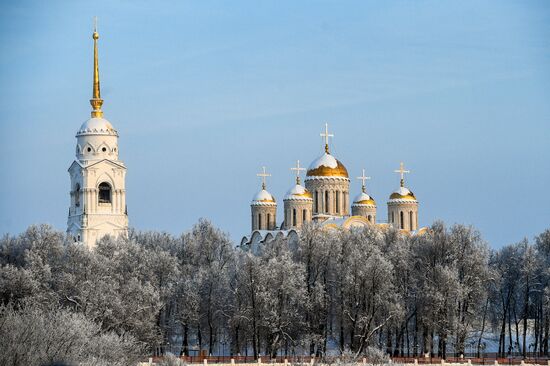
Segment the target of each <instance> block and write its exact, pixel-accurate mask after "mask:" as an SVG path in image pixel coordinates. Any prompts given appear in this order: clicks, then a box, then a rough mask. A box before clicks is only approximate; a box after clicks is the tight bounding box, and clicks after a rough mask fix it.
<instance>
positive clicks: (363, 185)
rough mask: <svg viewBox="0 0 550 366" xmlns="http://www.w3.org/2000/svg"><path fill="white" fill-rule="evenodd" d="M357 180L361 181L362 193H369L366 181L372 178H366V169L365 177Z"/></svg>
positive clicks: (362, 176)
mask: <svg viewBox="0 0 550 366" xmlns="http://www.w3.org/2000/svg"><path fill="white" fill-rule="evenodd" d="M357 179H359V180H360V181H361V182H362V184H361V191H362V192H363V193H367V187H366V186H365V181H367V180H369V179H370V177H367V176H365V169H363V175H361V176H360V177H357Z"/></svg>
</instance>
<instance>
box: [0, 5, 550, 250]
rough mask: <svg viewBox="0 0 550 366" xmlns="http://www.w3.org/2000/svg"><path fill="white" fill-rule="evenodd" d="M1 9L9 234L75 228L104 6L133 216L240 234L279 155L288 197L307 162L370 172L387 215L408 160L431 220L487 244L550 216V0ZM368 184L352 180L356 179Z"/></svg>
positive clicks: (107, 65)
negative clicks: (77, 168)
mask: <svg viewBox="0 0 550 366" xmlns="http://www.w3.org/2000/svg"><path fill="white" fill-rule="evenodd" d="M1 10H2V11H1V12H0V108H1V110H2V114H1V117H0V170H1V172H2V178H3V179H2V184H3V187H2V195H1V196H0V202H1V203H0V233H5V232H10V233H18V232H20V231H22V230H24V229H25V228H26V227H27V226H28V225H30V224H33V223H42V222H47V223H50V224H52V225H54V226H55V227H57V228H59V229H61V230H64V229H65V228H66V227H65V226H66V219H67V210H68V205H69V193H68V192H69V175H68V173H67V168H68V167H69V165H70V164H71V162H72V161H73V159H74V147H75V144H76V140H75V138H74V135H75V133H76V131H77V129H78V127H79V126H80V124H81V123H82V122H84V121H85V120H86V119H87V118H88V117H89V113H90V106H89V103H88V100H89V99H90V97H91V91H92V80H91V79H92V39H91V33H92V24H93V20H92V19H93V16H98V18H99V33H100V37H101V38H100V51H99V52H100V73H101V86H102V97H103V98H104V99H105V103H104V106H103V110H104V111H105V116H106V118H107V119H109V120H110V121H111V122H112V123H113V125H114V126H115V128H116V129H117V130H118V131H119V134H120V141H119V150H120V157H121V159H123V160H124V162H125V163H126V165H127V167H128V175H127V203H128V211H129V216H130V224H131V225H132V226H133V227H136V228H138V229H143V230H148V229H154V230H160V231H168V232H171V233H180V232H182V231H185V230H188V229H189V228H190V227H191V226H192V225H193V223H195V222H196V221H197V220H198V218H200V217H207V218H209V219H211V220H212V221H213V222H214V223H215V224H216V225H218V226H219V227H221V228H222V229H223V230H225V231H227V232H229V233H230V234H231V236H232V238H233V239H234V240H236V241H238V240H239V239H240V237H241V236H242V235H243V234H246V233H248V232H249V230H250V207H249V203H250V199H251V198H252V196H253V194H254V193H255V192H256V191H257V190H258V189H259V188H260V180H259V179H258V178H257V177H256V173H257V172H258V171H259V170H260V167H261V166H262V165H266V166H267V167H268V170H269V171H270V172H271V173H272V174H273V177H272V178H271V179H269V181H268V189H269V190H270V191H271V193H273V194H274V195H275V197H276V198H277V199H278V202H279V205H280V207H279V210H278V221H281V220H282V198H283V196H284V193H285V192H286V190H287V189H288V188H289V187H290V186H291V185H292V183H293V179H294V178H293V175H292V173H291V171H290V170H289V169H290V167H292V166H293V164H294V163H295V160H296V159H300V160H301V161H302V162H303V163H304V164H309V162H311V161H312V160H314V159H315V158H316V157H317V156H319V155H320V154H321V153H322V141H321V138H320V137H319V133H320V132H321V131H322V129H323V124H324V122H325V121H327V122H329V123H330V129H331V130H332V132H333V133H334V134H335V138H334V140H333V145H332V149H331V150H332V152H333V154H334V155H335V156H336V157H337V158H338V159H339V160H341V161H342V162H343V163H344V164H345V166H346V167H347V169H348V171H349V172H350V175H351V176H352V178H354V177H356V176H359V175H360V173H361V169H362V168H365V169H366V170H367V174H368V175H370V176H371V177H372V180H370V181H368V184H367V187H368V191H369V193H371V195H372V196H374V198H375V199H376V200H377V203H378V216H379V217H380V218H385V217H386V212H387V211H386V200H387V198H388V196H389V194H390V193H391V192H392V191H393V190H394V189H395V188H396V187H397V186H398V184H399V177H398V175H397V174H395V173H393V170H394V169H396V168H397V167H398V164H399V162H400V161H404V162H405V164H406V167H408V168H410V169H411V170H412V173H411V174H410V175H409V176H408V177H407V185H408V186H409V187H410V188H411V189H412V190H413V191H414V192H415V194H416V196H417V198H418V199H419V201H420V213H419V219H420V224H421V225H429V224H431V223H432V222H433V221H434V220H436V219H442V220H444V221H446V222H448V223H455V222H457V223H464V224H472V225H474V226H476V227H477V228H479V229H480V230H481V232H482V234H483V236H484V237H485V238H486V239H487V240H488V241H489V243H490V244H491V246H493V247H495V248H496V247H500V246H502V245H505V244H508V243H513V242H516V241H518V240H521V239H522V238H523V237H528V238H532V237H533V236H534V235H536V234H538V233H540V232H542V231H543V230H544V229H546V228H549V227H550V194H549V192H550V163H549V160H550V103H549V101H550V3H548V2H547V1H513V2H511V1H456V2H449V1H445V2H443V1H395V2H394V1H388V2H386V1H384V2H380V1H376V2H374V1H373V2H368V1H299V2H298V1H237V2H229V1H224V2H222V1H220V2H211V1H194V2H187V1H174V2H163V3H162V4H160V3H153V2H150V1H93V2H84V1H74V2H73V1H67V2H55V1H53V2H43V1H36V2H29V1H21V2H12V3H9V4H8V3H3V4H2V5H1ZM359 191H360V182H359V181H357V180H355V179H353V181H352V188H351V192H352V195H355V194H357V193H358V192H359Z"/></svg>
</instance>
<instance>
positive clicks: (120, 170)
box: [67, 27, 128, 249]
mask: <svg viewBox="0 0 550 366" xmlns="http://www.w3.org/2000/svg"><path fill="white" fill-rule="evenodd" d="M98 39H99V34H98V33H97V29H96V28H95V27H94V33H93V40H94V82H93V97H92V99H91V100H90V104H91V105H92V116H91V117H92V118H90V119H89V120H87V121H86V122H84V123H83V124H82V126H81V127H80V129H79V130H78V132H77V133H76V139H77V145H76V160H75V161H74V162H73V163H72V164H71V166H70V167H69V175H70V177H71V191H70V197H71V203H70V206H69V218H68V220H67V233H68V234H69V235H71V236H72V237H73V239H74V240H75V241H77V242H82V243H83V244H85V245H86V246H87V247H88V248H90V249H93V248H94V247H95V244H96V242H97V240H99V239H101V238H102V237H103V236H105V235H111V236H115V237H117V236H119V235H127V234H128V215H127V210H126V186H125V179H126V167H125V166H124V163H123V162H122V161H120V160H119V159H118V133H117V131H116V130H115V129H114V128H113V126H112V125H111V123H110V122H109V121H108V120H106V119H105V118H103V111H102V110H101V106H102V104H103V99H101V94H100V87H99V67H98V56H97V40H98Z"/></svg>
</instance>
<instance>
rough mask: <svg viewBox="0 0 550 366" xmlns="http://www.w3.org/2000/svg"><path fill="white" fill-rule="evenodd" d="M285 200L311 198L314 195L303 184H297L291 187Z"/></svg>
mask: <svg viewBox="0 0 550 366" xmlns="http://www.w3.org/2000/svg"><path fill="white" fill-rule="evenodd" d="M284 199H285V200H311V199H313V196H312V195H311V192H310V191H308V190H307V189H305V188H304V187H303V186H302V185H300V184H296V185H295V186H294V187H292V188H290V189H289V191H288V192H287V193H286V195H285V198H284Z"/></svg>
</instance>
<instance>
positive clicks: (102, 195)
mask: <svg viewBox="0 0 550 366" xmlns="http://www.w3.org/2000/svg"><path fill="white" fill-rule="evenodd" d="M98 188H99V195H98V200H99V203H111V186H110V185H109V183H105V182H103V183H101V184H100V185H99V187H98Z"/></svg>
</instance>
